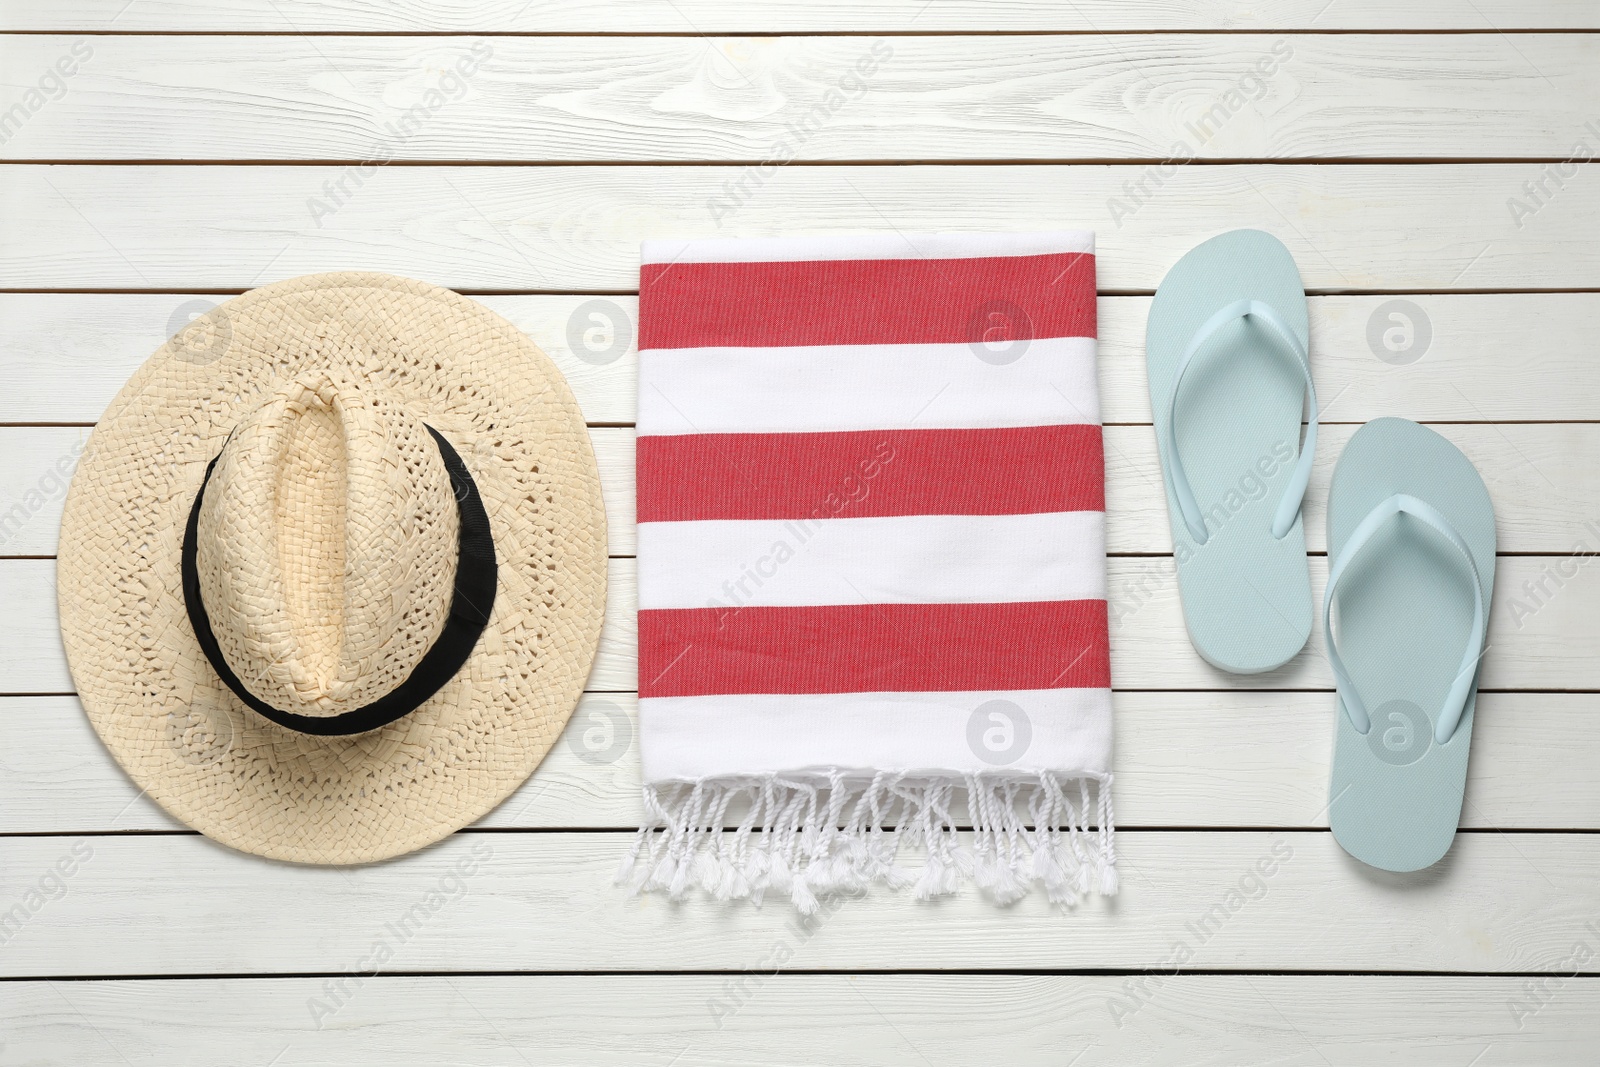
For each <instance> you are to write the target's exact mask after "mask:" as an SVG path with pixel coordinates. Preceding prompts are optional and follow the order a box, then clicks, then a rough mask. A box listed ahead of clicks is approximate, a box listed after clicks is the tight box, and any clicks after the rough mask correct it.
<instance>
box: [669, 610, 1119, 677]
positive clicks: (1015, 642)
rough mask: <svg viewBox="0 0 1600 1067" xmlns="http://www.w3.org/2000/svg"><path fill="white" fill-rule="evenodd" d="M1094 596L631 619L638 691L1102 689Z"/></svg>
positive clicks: (1101, 624)
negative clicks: (636, 627) (636, 640)
mask: <svg viewBox="0 0 1600 1067" xmlns="http://www.w3.org/2000/svg"><path fill="white" fill-rule="evenodd" d="M1107 644H1108V642H1107V618H1106V602H1105V601H1104V600H1065V601H1044V602H1039V603H1027V604H842V605H830V606H827V607H789V608H757V607H749V608H726V609H722V608H714V607H713V608H686V609H657V610H645V611H640V612H639V695H640V696H642V697H674V696H711V695H717V694H731V693H884V692H897V693H916V692H971V691H973V690H985V689H1107V688H1110V686H1111V657H1110V653H1109V651H1108V648H1107Z"/></svg>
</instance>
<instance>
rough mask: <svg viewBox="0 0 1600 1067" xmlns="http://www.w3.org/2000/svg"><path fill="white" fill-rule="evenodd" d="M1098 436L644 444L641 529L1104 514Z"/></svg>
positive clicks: (728, 438)
mask: <svg viewBox="0 0 1600 1067" xmlns="http://www.w3.org/2000/svg"><path fill="white" fill-rule="evenodd" d="M1102 447H1103V446H1102V444H1101V439H1100V427H1098V426H1086V425H1068V426H1017V427H1008V428H1005V429H987V430H860V431H850V432H846V433H719V434H684V435H660V436H645V437H641V438H639V441H638V457H637V461H638V485H639V490H638V500H639V521H640V522H686V521H692V520H696V519H801V518H813V519H828V518H867V517H870V516H879V515H1026V514H1036V513H1039V512H1047V511H1104V510H1105V507H1106V503H1105V457H1104V454H1103V452H1102Z"/></svg>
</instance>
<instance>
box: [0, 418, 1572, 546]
mask: <svg viewBox="0 0 1600 1067" xmlns="http://www.w3.org/2000/svg"><path fill="white" fill-rule="evenodd" d="M1437 429H1438V430H1439V432H1440V433H1442V434H1443V435H1444V436H1445V437H1447V438H1449V439H1450V440H1451V441H1453V442H1454V443H1455V444H1456V446H1457V447H1459V448H1460V449H1461V450H1462V451H1463V452H1464V453H1465V454H1466V456H1467V458H1468V459H1470V460H1472V462H1473V463H1474V465H1475V466H1476V467H1477V468H1478V472H1479V473H1480V474H1482V475H1483V478H1484V481H1485V483H1486V484H1487V485H1488V487H1489V493H1490V496H1491V497H1492V498H1493V500H1494V502H1495V517H1496V521H1497V525H1498V528H1499V529H1498V533H1499V546H1498V547H1499V549H1500V551H1502V552H1543V553H1552V554H1557V555H1565V554H1568V553H1571V552H1573V551H1575V550H1577V548H1578V545H1579V543H1580V542H1582V543H1586V544H1587V545H1588V546H1589V548H1590V550H1600V521H1597V520H1600V515H1596V514H1595V513H1594V509H1593V508H1592V507H1590V502H1591V501H1592V500H1594V499H1595V496H1596V494H1597V493H1600V423H1577V424H1574V423H1557V424H1550V423H1537V424H1513V425H1508V426H1500V425H1496V424H1493V423H1469V424H1466V425H1444V426H1439V427H1438V428H1437ZM1355 430H1356V427H1354V426H1350V425H1343V424H1341V425H1331V426H1325V427H1322V428H1321V431H1320V436H1319V438H1318V441H1317V445H1318V447H1317V462H1316V465H1315V467H1314V468H1313V472H1312V477H1311V485H1310V488H1309V490H1308V492H1307V495H1306V503H1305V511H1304V521H1305V533H1306V547H1307V548H1308V549H1309V550H1310V551H1312V552H1324V551H1326V550H1327V499H1328V483H1329V479H1330V478H1331V477H1332V475H1333V468H1334V464H1335V462H1336V461H1337V460H1338V457H1339V455H1340V453H1341V452H1343V450H1344V446H1345V443H1346V442H1347V441H1348V440H1349V439H1350V436H1351V434H1353V433H1354V432H1355ZM87 435H88V430H87V429H86V428H84V427H75V426H9V427H8V426H0V455H5V456H7V457H8V462H7V463H6V465H5V466H4V467H3V468H0V557H4V556H49V555H54V554H55V551H56V544H57V541H58V538H59V534H60V525H61V507H62V505H63V503H64V502H65V499H66V480H67V478H68V477H70V475H71V473H72V471H73V470H74V469H75V465H76V463H77V459H78V456H79V454H80V453H81V451H82V449H83V447H84V442H85V439H86V438H87ZM589 435H590V439H591V441H592V442H593V445H594V450H595V458H596V459H597V461H598V462H599V466H600V485H601V490H602V492H603V494H604V497H605V505H606V521H607V532H608V535H609V537H610V541H611V543H610V549H611V555H613V556H631V555H633V554H634V553H635V551H636V550H637V545H638V537H637V532H638V531H637V527H636V526H635V523H634V434H633V431H632V430H631V429H627V428H623V427H616V428H598V429H591V430H590V431H589ZM1104 441H1105V454H1106V541H1107V547H1108V550H1109V551H1111V552H1113V553H1162V552H1171V551H1172V537H1171V526H1170V524H1169V523H1168V521H1167V502H1166V495H1165V491H1164V489H1163V487H1162V483H1161V475H1160V473H1159V470H1160V465H1159V462H1158V460H1157V457H1156V444H1155V435H1154V433H1153V432H1152V431H1151V429H1150V428H1149V427H1146V426H1110V427H1107V428H1106V430H1105V436H1104ZM1245 473H1247V472H1244V471H1241V472H1240V474H1241V476H1243V475H1244V474H1245ZM1590 524H1593V525H1590Z"/></svg>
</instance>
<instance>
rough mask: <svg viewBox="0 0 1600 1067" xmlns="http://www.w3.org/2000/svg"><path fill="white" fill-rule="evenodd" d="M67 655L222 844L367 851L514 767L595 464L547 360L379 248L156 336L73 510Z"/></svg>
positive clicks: (600, 575) (582, 649)
mask: <svg viewBox="0 0 1600 1067" xmlns="http://www.w3.org/2000/svg"><path fill="white" fill-rule="evenodd" d="M58 569H59V584H58V588H59V594H58V595H59V598H60V609H61V630H62V637H63V639H64V641H65V644H66V649H67V658H68V660H69V662H70V663H71V666H72V677H73V680H74V681H75V682H76V684H77V688H78V694H79V697H80V698H81V699H82V701H83V706H84V709H85V710H86V711H87V712H88V714H89V719H90V721H91V722H92V723H93V724H94V728H95V729H96V730H97V731H98V732H99V734H100V737H101V739H102V740H103V741H104V742H105V744H106V747H107V748H109V749H110V750H111V752H112V754H113V755H114V756H115V757H116V758H117V761H118V762H119V763H120V764H122V766H123V768H124V769H125V770H126V771H127V772H128V774H129V775H131V776H132V777H133V779H134V781H136V782H137V783H138V784H139V785H140V786H142V787H143V788H144V789H145V790H147V791H148V792H149V794H150V796H152V797H154V798H155V799H156V800H157V801H159V802H160V803H161V805H162V806H163V807H164V808H166V809H167V810H168V811H169V812H171V813H172V814H173V815H175V816H176V817H177V818H179V819H181V820H183V821H184V822H185V823H187V824H189V825H190V826H192V827H194V828H195V829H197V830H199V831H201V832H202V833H204V834H207V835H209V836H210V837H213V838H215V839H216V840H218V841H221V842H223V843H224V844H227V845H231V846H233V847H234V848H238V849H243V850H245V851H248V852H255V853H259V854H261V855H263V856H271V857H273V858H276V859H285V860H296V861H300V862H306V863H361V862H366V861H369V860H378V859H383V858H385V857H388V856H394V855H398V854H400V853H403V852H408V851H410V850H412V849H416V848H420V847H421V846H423V845H426V844H428V843H429V842H432V841H436V840H438V839H439V838H441V837H443V836H445V835H446V834H449V833H450V832H451V831H453V830H456V829H458V828H460V827H462V826H465V825H467V824H468V823H471V822H473V821H474V820H476V819H477V818H479V817H480V816H482V815H483V814H484V813H485V812H487V811H489V810H490V809H491V808H493V807H494V806H495V805H496V804H498V803H499V802H500V801H501V800H503V799H504V798H505V797H506V796H507V795H508V794H509V793H511V792H512V791H513V790H514V789H516V788H517V786H518V785H520V784H521V783H522V782H523V781H524V780H525V779H526V778H527V777H528V775H529V774H531V773H532V772H533V770H534V768H535V767H537V766H538V765H539V761H540V760H541V759H543V758H544V754H545V752H546V751H548V750H549V748H550V746H551V744H552V743H553V742H554V741H555V740H556V738H557V736H558V735H559V734H560V732H561V729H562V727H563V725H564V724H565V723H566V721H567V718H568V716H569V715H571V713H572V709H573V706H574V704H575V703H576V701H577V699H578V695H579V693H580V692H581V690H582V688H583V683H584V680H585V679H586V678H587V677H588V673H589V667H590V664H591V662H592V661H593V659H594V653H595V646H596V643H597V641H598V638H599V632H600V619H601V615H602V613H603V610H604V606H605V592H606V530H605V513H604V511H603V509H602V506H601V499H600V480H599V474H598V471H597V470H596V468H595V461H594V454H593V452H592V451H591V449H590V445H589V436H588V433H587V431H586V430H585V428H584V423H583V418H582V416H581V415H580V413H579V411H578V406H577V403H576V402H575V401H574V400H573V397H572V393H571V392H570V391H569V390H568V389H567V385H566V382H565V381H564V380H563V379H562V377H561V373H560V372H559V371H558V370H557V369H556V368H555V366H554V364H552V363H551V362H550V360H549V359H548V358H547V357H546V356H545V355H544V354H543V353H542V352H540V351H539V349H538V348H536V347H535V346H534V345H533V343H532V342H531V341H529V340H528V338H527V337H525V336H523V334H521V333H520V332H518V331H517V330H516V328H514V327H513V326H511V325H510V324H509V323H507V322H505V321H504V320H503V319H501V318H499V317H498V316H496V315H495V314H493V313H492V312H490V311H488V310H487V309H485V308H484V307H482V306H481V305H479V304H477V303H475V302H473V301H471V300H468V299H466V298H465V297H461V296H458V295H456V294H455V293H452V292H449V291H447V290H444V289H439V288H436V287H434V286H431V285H426V284H424V283H422V282H417V281H410V280H407V279H404V278H394V277H389V276H387V275H381V274H322V275H314V276H311V277H306V278H296V279H293V280H291V281H286V282H280V283H278V284H275V285H269V286H266V287H264V288H261V289H257V290H254V291H253V292H249V293H246V294H244V295H243V296H241V297H238V298H236V299H233V300H230V301H228V302H227V303H224V304H222V305H221V306H219V307H217V308H215V309H213V310H212V311H211V312H209V313H208V314H207V315H205V316H204V317H203V318H202V319H200V320H197V321H196V323H195V325H194V326H193V327H191V328H189V329H187V330H185V331H184V332H183V333H181V334H180V335H179V336H177V337H175V338H173V339H172V340H170V341H168V342H167V343H166V344H165V345H163V346H162V347H161V348H160V350H158V351H157V352H156V354H155V355H154V356H152V357H151V358H150V359H149V361H147V362H146V363H145V364H144V366H143V367H141V368H140V369H139V371H138V372H137V373H136V374H134V376H133V379H132V380H131V381H130V382H129V383H128V384H127V386H125V387H124V388H123V390H122V392H121V393H119V394H118V395H117V398H116V400H114V401H113V402H112V404H111V407H110V408H109V409H108V410H107V412H106V414H105V417H104V418H103V419H102V420H101V421H100V423H99V425H98V426H96V427H95V430H94V433H93V435H92V436H91V437H90V439H89V443H88V446H87V448H86V450H85V452H84V455H83V458H82V460H81V462H80V463H79V466H78V471H77V474H76V476H75V477H74V478H73V482H72V489H71V492H70V493H69V495H68V497H67V502H66V513H65V515H64V516H63V518H62V524H61V548H60V556H59V563H58Z"/></svg>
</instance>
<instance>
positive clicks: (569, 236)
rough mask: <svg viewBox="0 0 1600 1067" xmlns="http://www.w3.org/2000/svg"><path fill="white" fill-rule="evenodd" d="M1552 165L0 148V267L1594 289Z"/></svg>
mask: <svg viewBox="0 0 1600 1067" xmlns="http://www.w3.org/2000/svg"><path fill="white" fill-rule="evenodd" d="M1546 166H1548V165H1538V164H1454V163H1449V164H1436V165H1426V166H1375V165H1344V164H1323V165H1308V164H1282V165H1271V166H1263V165H1236V166H1210V165H1206V166H1178V165H1172V166H1170V167H1167V168H1166V173H1165V174H1164V175H1163V174H1162V173H1161V168H1159V167H1148V166H1142V165H1118V166H1053V165H1021V166H1012V165H996V166H979V167H973V166H895V167H873V166H867V167H851V166H803V167H777V168H771V169H769V171H768V172H767V176H765V177H764V180H763V175H762V174H761V172H760V171H758V170H753V169H750V168H738V167H726V166H706V167H698V166H680V167H670V168H665V169H657V168H651V167H634V166H611V167H607V166H600V167H586V166H564V167H517V166H505V167H377V168H375V169H373V170H372V171H371V172H370V174H368V175H366V176H365V177H363V176H362V175H361V174H360V173H359V171H360V168H341V167H328V166H301V167H296V166H206V167H193V166H181V165H173V166H158V165H129V166H94V165H82V166H43V165H31V164H19V165H16V166H8V167H4V168H0V202H4V203H5V204H6V205H7V209H8V213H9V217H8V219H7V223H8V230H7V241H6V243H5V245H4V246H3V248H0V287H3V288H13V289H54V288H69V289H95V288H111V289H188V288H222V289H235V288H238V289H243V288H248V287H250V286H253V285H258V284H261V283H262V282H265V281H270V280H272V279H276V278H285V277H292V276H294V275H299V274H307V273H313V272H316V271H326V270H352V269H363V270H382V271H389V272H391V273H397V274H409V275H415V276H417V277H422V278H426V279H428V280H430V281H434V282H438V283H440V284H443V285H449V286H452V287H455V288H465V289H481V290H526V289H532V290H543V291H570V290H596V289H598V290H631V289H633V288H635V287H636V285H637V282H636V279H637V277H638V263H639V258H638V255H639V249H638V244H639V240H640V238H642V237H654V236H666V235H672V236H678V237H696V236H711V235H715V234H723V235H735V234H737V235H743V236H761V235H773V234H799V233H815V232H822V233H850V232H859V231H863V230H867V231H877V232H894V231H899V232H903V233H913V232H929V231H940V230H944V231H973V230H1028V229H1048V228H1061V227H1071V226H1090V227H1094V228H1095V229H1097V230H1098V231H1099V252H1100V256H1099V284H1100V287H1101V289H1102V290H1110V291H1114V292H1128V291H1135V292H1137V291H1145V292H1149V291H1154V289H1155V286H1156V285H1157V283H1159V281H1160V280H1161V278H1162V276H1163V275H1164V274H1165V273H1166V271H1167V269H1168V268H1169V267H1170V266H1171V265H1172V263H1173V262H1174V261H1175V260H1176V259H1177V258H1178V257H1179V256H1180V255H1182V254H1183V253H1184V252H1185V251H1187V250H1188V249H1190V248H1192V247H1193V246H1194V245H1195V244H1197V243H1198V242H1199V241H1201V240H1203V239H1205V238H1207V237H1210V236H1213V235H1214V234H1216V233H1217V232H1219V231H1222V230H1228V229H1234V228H1237V227H1247V226H1256V227H1266V228H1268V229H1270V230H1273V231H1274V232H1276V233H1278V234H1279V235H1280V236H1281V237H1282V238H1283V239H1284V241H1285V243H1286V244H1287V245H1288V246H1289V248H1290V250H1291V251H1292V252H1293V253H1294V255H1295V259H1296V261H1297V263H1298V264H1299V267H1300V271H1301V274H1302V276H1303V277H1304V279H1305V282H1306V285H1307V286H1308V287H1309V288H1310V289H1312V290H1316V291H1352V290H1356V291H1361V290H1385V291H1388V290H1411V291H1415V290H1423V291H1437V290H1453V289H1471V290H1480V289H1542V288H1552V287H1553V288H1600V244H1597V243H1596V242H1595V241H1593V240H1591V239H1590V232H1591V230H1592V222H1593V220H1594V219H1595V218H1596V217H1597V216H1600V183H1596V182H1575V181H1571V180H1568V181H1567V183H1566V185H1565V187H1564V188H1561V189H1555V188H1554V187H1553V186H1552V185H1551V184H1550V182H1551V179H1550V177H1549V176H1548V175H1547V174H1545V172H1544V168H1545V167H1546ZM358 180H359V181H360V182H361V183H362V184H359V185H358V184H357V182H358ZM1541 180H1542V181H1544V182H1545V183H1546V187H1545V188H1546V193H1547V194H1548V195H1546V196H1544V197H1541V198H1540V199H1541V200H1542V201H1543V203H1542V204H1540V205H1538V206H1537V208H1536V209H1535V208H1534V207H1531V206H1530V207H1527V208H1526V210H1527V212H1529V213H1528V214H1524V215H1520V216H1519V217H1515V218H1514V217H1513V215H1512V212H1511V210H1510V209H1509V208H1508V202H1509V201H1511V200H1512V199H1514V198H1518V199H1519V202H1520V201H1521V200H1522V199H1526V197H1527V196H1528V195H1529V194H1527V193H1526V192H1525V191H1524V189H1523V186H1524V185H1525V184H1529V183H1533V182H1536V181H1541ZM325 183H326V188H325V187H324V186H325ZM339 183H343V186H342V188H343V192H342V193H341V192H340V184H339ZM739 183H742V184H739ZM334 202H337V203H336V204H335V206H334V207H332V208H331V209H329V208H328V205H329V204H330V203H334ZM330 211H331V213H330Z"/></svg>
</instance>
